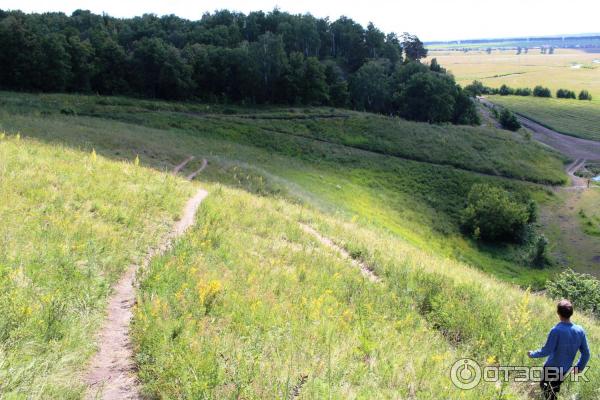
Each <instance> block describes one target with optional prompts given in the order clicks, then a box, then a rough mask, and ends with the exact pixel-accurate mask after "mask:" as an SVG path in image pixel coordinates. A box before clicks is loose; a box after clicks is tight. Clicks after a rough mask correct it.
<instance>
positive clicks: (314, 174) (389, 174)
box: [2, 113, 562, 287]
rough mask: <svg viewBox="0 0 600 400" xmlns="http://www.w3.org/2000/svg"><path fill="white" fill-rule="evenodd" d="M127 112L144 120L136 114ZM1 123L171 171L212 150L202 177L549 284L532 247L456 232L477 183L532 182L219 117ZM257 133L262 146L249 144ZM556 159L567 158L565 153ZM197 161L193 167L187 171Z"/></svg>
mask: <svg viewBox="0 0 600 400" xmlns="http://www.w3.org/2000/svg"><path fill="white" fill-rule="evenodd" d="M32 114H33V115H32ZM124 115H125V116H128V117H130V118H140V115H139V114H137V113H124ZM182 120H183V121H184V122H185V121H187V120H186V119H182ZM194 123H196V122H194ZM2 124H3V126H4V127H5V128H10V129H16V128H17V127H19V128H20V129H22V130H23V131H24V132H27V134H28V135H32V136H35V137H38V138H40V139H42V140H47V141H53V142H54V141H56V142H62V143H69V144H70V145H71V146H74V147H77V148H84V149H87V151H90V150H91V148H92V147H94V148H96V150H97V151H98V152H100V153H102V154H104V155H106V156H108V157H114V158H117V159H122V158H126V159H133V158H134V157H135V156H136V154H139V155H140V159H141V160H142V164H144V165H152V166H154V167H155V168H158V169H164V168H170V167H171V166H172V165H175V164H177V163H178V162H180V161H181V160H182V159H184V158H186V157H187V156H188V155H189V154H194V155H196V156H198V157H201V156H206V157H207V158H208V160H209V168H207V169H206V170H205V171H204V172H203V173H202V179H205V180H211V181H214V182H223V183H227V184H230V185H234V186H238V187H243V188H246V189H250V190H252V191H253V192H255V193H262V194H272V193H277V194H279V195H283V196H285V197H287V198H289V199H300V200H301V201H305V202H308V203H311V204H317V205H319V207H321V208H322V209H323V210H326V211H328V212H343V213H346V214H349V215H355V216H357V217H360V218H361V219H363V220H364V221H365V222H367V223H373V224H376V225H379V226H384V227H386V228H387V229H390V230H391V231H392V232H395V233H396V234H398V235H401V236H403V237H405V238H407V239H408V240H410V241H411V242H412V243H414V244H416V245H418V246H421V247H423V248H429V247H434V248H436V249H437V250H438V251H440V252H441V253H443V254H446V255H447V256H449V257H454V258H460V259H463V260H465V261H468V262H470V263H472V264H474V265H477V266H478V267H480V268H484V269H486V270H488V271H490V272H492V273H494V274H497V275H498V276H501V277H503V278H504V279H508V280H511V281H514V282H519V283H521V284H523V285H534V286H536V287H538V286H540V285H543V282H545V280H546V277H547V276H548V274H549V273H551V271H550V270H544V271H539V270H532V269H531V268H529V267H526V266H524V263H525V264H526V261H525V260H524V259H523V257H524V256H525V255H526V254H525V253H526V252H527V250H526V249H521V248H519V247H518V246H516V247H515V246H510V245H508V246H502V247H501V248H497V247H494V246H491V247H490V246H483V247H482V246H478V245H476V244H475V243H473V242H471V241H470V240H465V239H464V238H463V237H462V235H461V234H460V232H459V231H458V217H459V213H460V210H462V208H463V207H464V199H465V197H466V194H467V193H468V191H469V190H470V187H471V185H472V184H474V183H481V182H494V183H495V184H498V185H501V186H504V187H506V188H507V189H508V190H510V191H512V192H515V193H523V194H525V193H531V195H533V196H534V197H536V198H538V199H539V200H543V199H544V198H546V197H547V196H548V194H547V193H546V192H545V191H544V190H543V189H542V188H540V187H538V186H536V185H533V184H529V183H525V182H520V181H517V180H510V179H505V178H500V177H492V176H486V175H480V174H476V173H470V172H468V171H462V170H456V169H454V168H452V167H448V166H439V165H435V164H430V163H421V162H416V161H410V160H404V159H399V158H396V157H391V156H385V155H382V154H377V153H372V152H365V151H363V150H359V149H352V148H348V147H346V146H339V145H336V144H332V143H323V142H320V141H314V140H307V139H305V138H297V137H295V136H287V135H283V134H279V135H277V136H273V135H266V134H260V135H256V136H252V135H253V134H254V133H255V132H256V129H255V128H254V127H252V126H250V127H246V126H243V125H242V126H241V127H240V125H238V123H237V122H235V121H234V122H232V123H227V124H226V123H223V122H221V121H220V120H219V119H211V120H209V121H208V122H207V123H206V124H204V125H200V126H201V127H202V130H200V131H199V130H184V129H178V130H173V129H170V130H167V129H152V128H147V127H144V126H138V125H132V124H125V123H121V122H116V121H111V120H105V119H100V118H86V117H74V116H61V115H49V116H44V117H42V116H39V117H38V116H35V113H29V114H27V115H22V114H12V113H10V114H8V115H6V116H5V117H4V118H3V120H2ZM232 127H233V128H232ZM236 127H238V128H237V129H236ZM223 136H225V138H227V139H228V140H223ZM239 137H246V139H244V140H242V139H237V138H239ZM252 138H254V139H255V140H254V142H256V143H257V144H258V146H250V145H247V144H245V143H246V141H248V142H249V141H251V140H250V139H252ZM240 142H241V143H240ZM556 163H557V164H560V162H559V161H558V160H556ZM196 167H197V165H194V164H192V165H190V167H189V168H187V169H186V171H184V172H191V171H193V169H194V168H196ZM559 173H560V174H562V172H559Z"/></svg>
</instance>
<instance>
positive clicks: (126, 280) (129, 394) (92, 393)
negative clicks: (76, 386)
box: [84, 158, 208, 399]
mask: <svg viewBox="0 0 600 400" xmlns="http://www.w3.org/2000/svg"><path fill="white" fill-rule="evenodd" d="M189 160H190V158H188V159H186V160H185V161H184V162H182V163H181V164H179V165H178V166H177V167H175V170H174V171H173V172H174V173H177V172H178V171H179V170H180V169H181V168H183V166H185V164H187V162H189ZM182 165H183V166H182ZM203 165H204V166H205V164H204V163H203ZM180 166H181V167H180ZM178 168H179V169H178ZM207 195H208V192H207V191H206V190H204V189H199V190H198V191H197V192H196V194H195V195H194V196H193V197H192V198H191V199H189V200H188V202H187V203H186V205H185V207H184V209H183V215H182V216H181V219H180V220H179V221H177V223H176V224H175V225H174V226H173V228H172V229H171V232H169V234H168V235H167V236H166V237H165V238H164V239H163V240H162V241H161V243H160V244H159V245H158V246H157V247H156V248H151V249H150V250H149V251H148V253H147V254H146V256H145V257H144V259H143V260H142V262H141V264H140V265H131V266H130V267H129V268H128V269H127V272H125V274H124V275H123V277H122V278H121V280H120V281H119V282H118V284H117V285H116V286H115V287H114V292H113V294H112V296H111V297H110V299H109V302H108V307H107V318H106V322H105V324H104V326H103V328H102V329H101V331H100V334H99V336H98V352H97V353H96V355H95V356H94V357H93V358H92V360H91V363H90V365H89V367H88V369H87V371H86V372H85V375H84V381H85V383H86V385H87V387H88V389H87V392H86V395H85V398H86V399H98V398H100V399H139V398H140V394H139V384H138V381H137V377H136V375H135V362H134V359H133V348H132V342H131V338H130V336H129V325H130V322H131V319H132V317H133V313H132V310H133V306H134V304H135V274H136V272H137V271H138V270H139V269H144V268H147V267H148V265H149V264H150V261H151V260H152V258H153V257H156V256H159V255H161V254H164V253H165V252H166V251H168V250H169V249H170V248H171V247H172V244H173V241H174V240H175V239H176V238H177V237H179V236H181V235H182V234H183V233H184V232H185V231H186V230H187V229H188V228H189V227H191V226H192V225H193V224H194V218H195V216H196V212H197V210H198V207H199V206H200V203H201V202H202V200H204V198H205V197H206V196H207Z"/></svg>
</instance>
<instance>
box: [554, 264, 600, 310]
mask: <svg viewBox="0 0 600 400" xmlns="http://www.w3.org/2000/svg"><path fill="white" fill-rule="evenodd" d="M546 289H547V290H548V295H550V296H551V297H552V298H555V299H569V300H571V302H572V303H573V305H574V306H575V307H577V308H579V309H581V310H584V311H590V312H592V313H594V314H595V315H596V316H599V317H600V281H598V280H597V279H596V278H594V277H593V276H591V275H588V274H579V273H577V272H575V271H573V270H571V269H567V270H566V271H563V272H561V273H560V274H558V275H557V276H556V277H555V278H554V279H553V280H552V281H548V282H547V283H546Z"/></svg>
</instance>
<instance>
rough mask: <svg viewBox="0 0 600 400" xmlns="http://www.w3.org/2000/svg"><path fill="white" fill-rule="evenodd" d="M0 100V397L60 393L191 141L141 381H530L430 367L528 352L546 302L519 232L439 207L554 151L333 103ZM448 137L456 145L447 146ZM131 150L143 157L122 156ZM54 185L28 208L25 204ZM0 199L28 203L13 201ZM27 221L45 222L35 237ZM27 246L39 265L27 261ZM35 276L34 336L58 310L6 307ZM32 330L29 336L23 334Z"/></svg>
mask: <svg viewBox="0 0 600 400" xmlns="http://www.w3.org/2000/svg"><path fill="white" fill-rule="evenodd" d="M1 101H2V103H1V104H0V128H1V129H3V130H5V131H7V132H9V133H10V135H9V137H8V139H7V138H4V139H3V140H2V141H0V155H1V157H0V174H2V181H0V182H2V184H0V195H1V196H2V198H7V199H8V200H9V201H6V202H2V203H0V216H2V220H3V221H5V220H6V221H9V223H8V224H6V226H1V227H0V232H1V233H2V235H0V238H5V237H9V238H10V237H13V236H14V237H18V240H17V239H15V240H8V241H7V242H6V246H2V248H3V249H8V251H7V252H6V254H9V255H12V256H11V257H9V256H4V255H3V254H2V253H0V257H5V258H4V259H2V258H0V265H1V266H2V268H3V270H5V271H18V270H19V268H20V267H19V266H21V265H22V266H23V273H22V275H19V277H17V278H15V277H13V276H12V273H11V274H9V273H8V272H7V273H3V274H2V277H3V279H5V280H4V281H3V282H2V286H3V289H4V290H3V293H4V292H7V293H10V296H5V297H3V299H4V300H3V301H6V302H7V304H10V305H11V306H10V307H12V308H10V307H9V306H7V309H9V310H14V311H11V314H7V315H17V316H19V315H20V316H21V319H22V322H21V324H22V325H21V326H24V327H25V328H22V329H21V328H19V329H17V330H10V332H11V335H12V336H11V337H13V338H15V339H14V343H15V344H14V346H5V347H2V348H1V351H2V352H3V353H2V354H3V356H4V357H5V359H7V360H10V361H9V362H8V363H5V364H0V376H1V377H2V379H1V380H0V382H2V383H0V393H1V394H7V396H8V395H12V396H18V395H21V394H25V395H26V396H27V397H32V398H48V397H62V398H68V397H70V398H77V397H79V395H80V393H81V387H80V386H78V385H77V384H76V383H75V384H74V383H73V380H72V378H71V377H72V376H75V375H74V372H73V371H77V369H78V368H81V366H82V365H83V364H85V361H86V360H87V359H88V357H89V355H90V354H91V352H92V351H93V349H92V344H91V338H92V333H93V332H94V331H95V330H96V329H97V328H98V323H99V320H100V317H101V312H100V310H101V309H102V307H103V305H104V302H105V299H106V296H107V293H108V287H109V285H110V284H111V283H112V282H114V280H115V279H116V277H117V276H118V274H119V273H120V272H121V271H122V270H123V269H124V268H125V267H126V266H127V265H129V263H130V262H132V260H135V258H136V257H139V255H140V252H143V251H144V250H145V249H146V248H147V246H149V245H150V244H152V243H153V241H154V240H157V237H158V236H159V235H160V233H161V232H165V231H166V229H167V227H168V225H169V224H170V223H172V221H173V218H175V216H176V215H177V214H178V211H179V210H180V208H181V206H182V205H183V203H184V202H185V200H186V199H187V197H189V196H190V195H191V193H192V192H193V187H194V185H193V184H190V183H186V182H185V181H183V180H181V179H178V178H175V177H172V176H170V175H169V174H165V173H164V172H165V171H167V170H170V169H171V168H172V167H173V166H174V165H175V164H177V163H179V162H180V161H181V160H183V159H184V158H186V157H187V156H188V155H194V156H196V161H195V163H192V164H191V165H189V166H188V167H186V169H185V170H184V171H183V172H184V173H187V172H191V171H193V170H194V169H195V168H197V167H198V165H199V163H200V162H201V159H202V158H203V157H205V158H207V159H208V162H209V164H208V168H206V169H205V170H204V171H203V172H202V174H201V175H200V176H199V178H198V179H199V180H200V181H201V184H202V185H203V186H204V187H206V188H207V190H208V191H209V193H210V194H209V197H208V198H207V199H206V200H205V202H204V203H203V204H202V206H201V212H200V214H199V215H198V216H197V223H196V225H195V226H194V227H193V229H192V230H190V231H189V232H188V233H186V234H185V235H184V237H182V239H181V240H179V241H177V243H176V244H175V246H174V248H173V249H171V250H170V251H169V252H167V253H166V254H165V255H164V256H161V257H158V258H156V259H154V261H153V262H152V263H151V265H150V268H149V269H148V271H147V272H146V273H145V274H144V275H143V276H142V278H143V280H142V286H141V288H140V291H139V298H138V307H137V308H136V310H135V323H134V330H133V335H134V339H135V343H136V348H135V351H136V362H137V363H138V366H139V368H140V370H139V376H140V378H141V380H142V383H143V388H144V391H145V393H146V394H148V395H150V396H154V397H166V398H176V397H189V398H197V397H203V396H204V397H215V398H221V397H234V396H241V397H244V398H281V397H286V396H290V395H295V394H296V393H297V394H298V395H299V396H300V398H323V397H330V398H374V397H375V398H385V397H394V396H402V397H416V398H424V399H437V398H440V395H442V396H446V397H450V398H456V397H459V396H462V397H464V398H473V399H480V398H493V397H499V398H502V396H504V398H526V397H527V396H528V395H527V393H528V391H529V387H528V386H527V385H522V384H521V385H519V384H514V383H511V384H509V385H506V386H503V387H501V388H498V387H496V385H494V384H482V385H480V386H478V387H477V388H476V389H475V390H472V391H459V390H457V389H456V388H455V387H454V386H453V385H452V383H451V382H450V380H449V371H450V367H451V365H452V364H453V363H454V362H455V361H456V360H457V359H459V358H461V357H471V358H474V359H476V360H477V361H478V362H480V363H482V364H486V363H488V364H495V363H502V364H514V363H530V362H531V361H529V360H528V359H526V355H525V353H526V351H527V350H530V349H532V348H535V347H538V346H540V345H541V344H542V342H543V340H544V339H545V337H544V336H545V334H546V333H547V331H548V329H549V328H550V327H551V326H552V324H553V323H554V321H555V319H556V317H555V316H554V312H553V305H552V302H551V301H550V300H548V299H546V298H545V297H543V296H541V295H532V294H530V293H528V292H526V291H523V290H521V289H519V288H518V287H517V286H513V285H511V284H509V283H505V282H503V280H507V281H511V282H517V283H520V284H522V285H531V284H533V285H539V284H540V283H541V282H543V281H544V280H545V279H546V278H547V277H548V276H549V274H551V273H552V270H534V269H532V268H531V267H528V266H526V264H525V263H524V262H523V260H522V257H523V254H524V253H523V252H524V251H526V250H527V249H523V248H521V247H519V246H510V245H507V246H504V247H498V246H493V247H491V246H487V247H486V246H480V245H478V244H477V243H475V242H472V241H471V240H468V239H465V238H464V237H463V236H462V235H461V234H460V232H459V228H458V215H459V213H460V210H461V209H462V208H463V207H464V198H465V195H466V193H468V191H469V190H470V187H471V185H472V184H474V183H481V182H487V183H492V184H496V185H499V186H503V187H505V188H506V189H508V190H510V191H512V192H513V193H516V194H522V195H527V196H532V197H534V198H536V199H538V200H540V201H546V200H547V199H549V198H550V196H551V194H550V193H549V192H548V191H547V189H545V187H543V186H541V185H539V184H537V183H535V182H556V183H558V182H562V181H564V180H565V177H564V175H563V172H562V167H563V164H562V159H560V158H559V157H558V156H557V155H556V154H554V153H552V152H550V151H547V150H545V149H544V148H542V147H540V146H538V145H537V144H535V143H533V142H530V141H528V140H527V139H526V138H522V137H520V136H518V135H516V136H510V135H507V134H506V133H503V132H500V131H496V130H488V129H481V130H479V129H475V128H472V129H471V128H469V129H465V128H460V127H445V126H444V127H431V126H429V125H426V124H412V123H406V122H404V121H401V120H397V119H389V118H384V117H375V116H371V115H367V114H361V113H349V112H346V111H343V110H342V111H340V110H330V109H313V108H311V109H295V108H261V109H257V110H254V109H251V108H240V107H229V106H213V105H192V104H177V103H162V102H152V101H140V100H132V99H124V98H104V97H94V96H58V95H44V96H37V95H25V94H12V93H3V96H2V100H1ZM275 121H282V123H281V124H275V123H274V122H275ZM395 127H397V128H395ZM273 129H276V130H277V132H274V130H273ZM18 131H20V132H21V135H20V136H21V138H20V139H17V137H16V132H18ZM345 131H347V132H349V133H350V134H349V135H344V134H343V132H345ZM23 137H27V138H29V137H31V138H35V139H23ZM425 138H427V139H425ZM431 143H439V146H438V145H435V146H434V145H433V144H431ZM463 144H464V146H463ZM482 145H485V146H492V145H495V146H496V147H497V148H498V151H499V152H504V153H503V154H504V156H503V157H498V159H496V160H494V159H492V160H483V161H482V158H483V157H482V156H481V154H480V152H486V151H488V150H486V149H485V148H484V149H478V146H482ZM428 146H429V147H428ZM459 147H464V149H466V150H463V153H460V156H458V154H459V153H458V148H459ZM511 148H514V149H515V150H516V151H515V152H511V151H509V150H510V149H511ZM92 149H95V152H97V154H98V156H97V157H94V156H92ZM440 149H446V150H445V151H440ZM453 152H456V153H457V157H452V154H453ZM136 155H139V159H140V166H136V165H135V164H133V163H132V160H134V159H135V158H136ZM15 157H16V159H20V160H17V161H15ZM502 158H503V159H502ZM459 162H460V165H458V163H459ZM488 167H489V168H490V169H489V170H485V169H484V168H488ZM32 168H35V169H32ZM515 177H520V178H522V179H515ZM4 182H6V184H5V183H4ZM32 187H33V188H37V189H36V191H35V192H34V193H29V192H30V191H31V190H32V189H31V188H32ZM71 189H73V190H71ZM23 199H25V200H23ZM53 202H55V203H56V204H57V206H53V207H54V208H50V209H48V210H45V211H39V212H38V211H37V208H36V207H34V205H37V204H39V203H43V204H52V205H54V204H55V203H53ZM15 204H25V205H27V206H26V207H25V209H23V210H22V211H21V212H18V213H15V212H14V207H15V206H14V205H15ZM82 204H83V205H82ZM94 204H96V205H94ZM104 208H107V209H108V210H110V211H105V210H104ZM92 210H93V211H92ZM97 210H101V211H97ZM44 212H45V213H46V214H44ZM36 213H39V214H36ZM96 214H99V216H96ZM48 216H50V217H48ZM70 218H75V220H72V219H70ZM91 218H93V221H94V223H91V222H88V221H87V220H88V219H91ZM96 219H98V222H97V223H96ZM80 220H81V221H82V222H81V226H80V225H79V223H78V222H77V221H80ZM42 221H45V222H46V224H43V223H42ZM299 223H304V224H309V225H310V226H312V227H313V228H315V229H317V230H318V231H319V232H321V233H322V234H323V235H325V236H327V237H329V238H331V239H332V240H333V241H334V242H335V243H337V244H338V245H339V246H341V247H343V248H345V249H347V250H348V251H349V253H350V254H351V255H352V257H354V258H355V259H357V260H362V261H364V262H366V263H368V265H369V266H370V267H372V268H373V270H374V271H375V272H376V273H377V274H378V275H379V277H380V278H381V282H380V283H375V282H370V281H367V280H365V279H364V278H363V277H362V276H361V275H360V271H359V270H358V269H357V268H356V267H355V266H354V265H353V264H352V263H351V262H350V261H349V260H346V259H344V258H342V257H340V256H339V254H338V253H337V252H336V251H335V250H334V249H331V248H328V247H326V246H323V245H322V244H320V242H318V241H317V240H315V239H314V237H312V236H311V235H309V234H307V233H306V232H304V231H303V230H301V229H300V226H299ZM99 227H103V229H99ZM42 228H43V229H50V230H51V231H52V230H54V232H56V234H54V235H49V236H48V234H47V233H39V234H38V233H37V229H42ZM64 229H67V231H66V233H67V237H69V238H72V239H70V240H71V241H69V242H68V243H69V244H71V249H74V250H71V252H68V248H65V247H64V243H65V241H64V233H63V232H62V231H61V230H64ZM68 229H74V232H72V233H71V232H70V231H69V230H68ZM95 229H99V232H96V230H95ZM2 230H4V231H2ZM59 233H60V234H59ZM7 235H8V236H7ZM36 235H41V236H36ZM38 237H40V238H50V239H51V240H50V241H49V246H50V247H49V250H48V251H45V250H44V251H43V252H41V253H40V252H39V250H38V251H34V250H33V244H34V243H38V239H36V238H38ZM39 240H41V239H39ZM3 244H4V243H3ZM96 246H97V247H96ZM94 249H95V250H94ZM22 254H24V255H22ZM27 254H29V256H27ZM40 254H41V255H42V257H40V258H41V259H43V261H39V260H37V258H36V259H35V261H31V260H34V257H36V256H38V255H40ZM97 254H102V255H103V256H102V257H103V258H102V259H101V260H96V258H94V257H97ZM17 255H18V256H19V257H21V258H17ZM23 257H25V258H23ZM26 257H30V259H27V258H26ZM61 260H62V261H63V262H62V263H61V262H58V261H61ZM89 260H91V261H89ZM88 265H91V266H92V267H90V266H88ZM34 267H36V268H37V269H36V268H34ZM36 270H37V271H42V270H43V271H50V272H51V273H50V274H43V275H42V274H37V275H35V274H34V272H35V271H36ZM88 270H91V272H88ZM64 272H68V273H64ZM486 272H489V274H488V273H486ZM89 274H91V275H89ZM490 274H492V275H495V277H494V276H490ZM89 276H91V277H92V278H91V279H88V277H89ZM34 278H35V279H34ZM36 279H37V280H36ZM23 282H25V283H26V284H24V283H23ZM33 283H35V284H36V286H35V288H34V289H29V288H28V286H27V285H33ZM38 287H39V288H38ZM47 287H48V288H51V289H46V288H47ZM46 292H49V293H61V294H62V293H64V295H61V296H58V295H57V298H58V299H59V300H57V301H56V302H55V301H54V300H53V299H54V297H50V298H49V299H51V300H49V302H50V304H59V305H60V307H63V305H62V304H65V305H64V307H65V308H60V310H62V311H61V313H60V315H61V316H63V317H61V318H64V320H61V322H60V323H59V324H58V325H54V324H55V323H54V322H50V323H46V325H47V326H60V327H61V328H60V330H59V331H58V332H60V333H61V335H59V336H52V337H50V339H47V338H46V337H45V336H44V335H45V334H43V332H48V331H50V332H52V329H54V328H47V327H46V329H45V330H42V331H40V332H42V333H39V332H38V330H36V329H34V327H35V326H36V324H37V322H36V321H37V320H38V319H42V320H43V318H44V316H47V315H50V316H54V315H59V313H58V312H57V311H52V312H50V313H48V309H50V310H53V309H54V305H53V306H52V307H50V306H43V305H40V310H36V311H32V313H39V314H35V317H23V316H22V315H24V314H22V313H21V311H20V310H21V308H22V307H23V306H27V305H29V304H36V302H38V303H41V302H42V300H40V299H38V297H36V296H38V293H46ZM86 293H87V294H90V293H91V294H92V296H91V298H90V297H86V296H84V294H86ZM13 299H18V301H17V300H13ZM65 310H66V311H65ZM82 310H84V311H82ZM474 316H477V317H476V318H474ZM3 318H5V317H4V316H2V317H0V321H4V320H6V321H9V323H7V324H5V325H6V326H14V325H9V324H10V323H12V322H11V321H12V320H11V319H9V318H6V319H3ZM15 318H16V317H15ZM55 319H56V318H55V317H52V318H50V319H49V320H48V321H54V320H55ZM577 321H578V322H580V323H582V324H583V325H584V326H585V327H586V329H587V332H588V335H589V336H590V342H591V343H592V344H593V346H594V347H593V349H592V351H593V352H594V353H595V352H596V351H597V350H596V349H597V344H596V343H598V340H599V339H600V329H599V328H598V327H597V325H596V323H595V322H594V321H593V320H592V319H590V318H587V317H585V316H581V315H579V316H578V318H577ZM67 322H68V323H67ZM3 326H4V325H3ZM21 334H23V336H21ZM36 335H37V336H36ZM31 338H33V339H31ZM32 340H33V341H34V343H35V346H32V347H25V343H31V341H32ZM10 343H13V342H10ZM31 349H34V352H33V354H32V350H31ZM27 352H28V353H27ZM596 364H597V359H595V358H594V359H593V360H592V361H591V362H590V367H591V371H590V373H589V375H588V377H589V378H590V380H591V382H589V383H586V384H577V385H574V386H572V387H569V386H567V387H566V388H565V389H566V391H568V390H571V391H572V393H576V392H578V393H579V394H580V395H581V396H582V398H592V396H593V395H594V391H595V390H596V386H597V384H596V383H595V382H597V381H598V378H600V375H598V372H596V367H597V365H596ZM14 371H18V373H14ZM5 377H10V380H7V379H5ZM5 382H8V383H5ZM32 387H35V388H37V389H35V391H32V389H31V388H32Z"/></svg>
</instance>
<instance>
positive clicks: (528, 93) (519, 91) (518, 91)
mask: <svg viewBox="0 0 600 400" xmlns="http://www.w3.org/2000/svg"><path fill="white" fill-rule="evenodd" d="M515 95H516V96H531V89H529V88H518V89H516V90H515Z"/></svg>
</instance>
